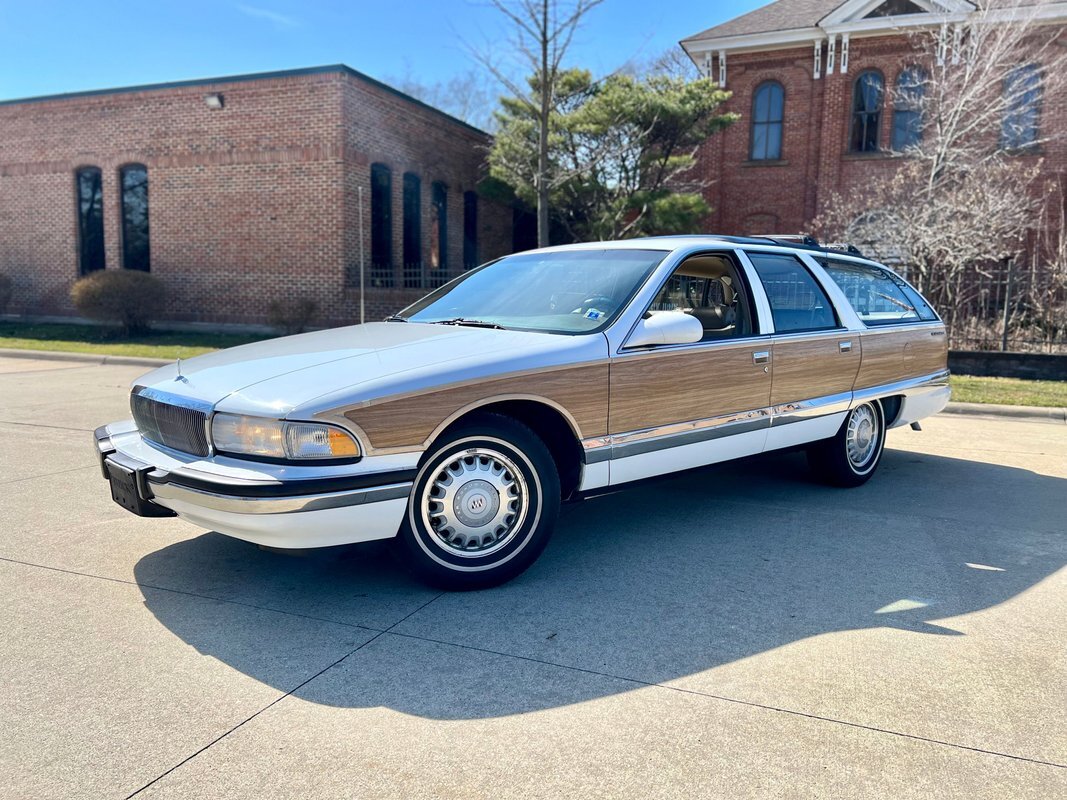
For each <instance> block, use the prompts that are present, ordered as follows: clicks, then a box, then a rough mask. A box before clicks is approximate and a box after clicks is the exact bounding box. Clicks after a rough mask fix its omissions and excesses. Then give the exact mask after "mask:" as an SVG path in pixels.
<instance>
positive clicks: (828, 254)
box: [811, 251, 944, 330]
mask: <svg viewBox="0 0 1067 800" xmlns="http://www.w3.org/2000/svg"><path fill="white" fill-rule="evenodd" d="M822 255H823V258H826V259H827V260H829V261H844V262H846V263H852V264H858V265H859V266H862V267H877V268H878V269H884V270H885V271H886V272H888V273H890V274H891V275H895V276H896V277H898V278H900V280H902V281H904V283H906V284H907V285H908V287H909V288H910V289H911V290H912V291H913V292H915V294H917V295H919V297H921V298H922V299H923V302H924V303H926V307H927V308H929V309H930V311H931V312H933V315H934V317H936V319H924V320H917V321H916V322H913V323H902V324H907V325H918V324H920V323H931V322H940V323H942V324H944V320H943V319H942V318H941V314H939V313H938V311H937V309H936V308H934V305H933V303H931V302H930V301H929V300H927V299H926V295H924V294H923V293H922V292H920V291H919V290H918V289H916V288H915V285H914V284H913V283H912V282H911V281H909V280H908V279H907V278H905V277H904V276H903V275H901V274H900V273H899V272H897V271H896V270H895V269H893V268H892V267H890V266H888V265H886V264H883V263H882V262H880V261H875V260H874V259H871V258H863V257H862V256H853V255H849V254H848V253H838V252H836V251H825V252H824V253H823V254H822ZM811 258H812V259H815V256H814V255H812V256H811ZM819 267H820V268H822V265H821V264H820V265H819ZM824 272H825V270H824ZM827 277H829V276H827ZM830 280H831V281H833V278H830ZM835 283H836V281H835ZM842 294H844V292H842ZM846 300H847V298H846ZM848 307H849V308H850V309H851V308H852V304H851V303H848ZM853 313H855V310H854V309H853ZM856 317H857V319H858V318H859V315H858V314H857V315H856ZM860 324H861V325H862V326H863V329H864V330H876V329H878V328H879V327H883V326H880V325H875V326H874V327H873V328H872V327H870V326H868V325H867V323H865V322H863V320H860Z"/></svg>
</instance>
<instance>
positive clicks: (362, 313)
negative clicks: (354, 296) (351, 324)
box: [359, 186, 367, 325]
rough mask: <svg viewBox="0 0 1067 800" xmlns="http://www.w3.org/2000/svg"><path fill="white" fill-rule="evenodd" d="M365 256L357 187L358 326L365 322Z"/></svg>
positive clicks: (361, 195)
mask: <svg viewBox="0 0 1067 800" xmlns="http://www.w3.org/2000/svg"><path fill="white" fill-rule="evenodd" d="M366 258H367V255H366V252H365V251H364V249H363V187H362V186H360V187H359V324H360V325H362V324H363V323H364V322H366V321H367V311H366V310H367V302H366V300H365V299H364V294H365V292H364V288H365V286H364V280H363V276H364V274H365V270H364V262H365V261H366Z"/></svg>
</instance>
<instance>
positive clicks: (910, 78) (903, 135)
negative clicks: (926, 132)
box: [892, 67, 927, 151]
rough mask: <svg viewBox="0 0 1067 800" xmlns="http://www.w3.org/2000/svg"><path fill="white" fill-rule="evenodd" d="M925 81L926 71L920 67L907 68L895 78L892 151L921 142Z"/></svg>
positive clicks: (905, 148)
mask: <svg viewBox="0 0 1067 800" xmlns="http://www.w3.org/2000/svg"><path fill="white" fill-rule="evenodd" d="M926 81H927V75H926V71H925V70H924V69H923V68H922V67H907V68H906V69H904V70H902V71H901V73H900V75H898V76H897V89H896V93H895V95H896V96H895V97H894V101H895V102H894V104H893V140H892V147H893V149H894V150H897V151H901V150H907V149H908V148H909V147H914V146H915V145H917V144H918V143H919V142H920V141H921V140H922V133H923V132H922V121H923V120H922V104H923V96H924V95H925V94H926Z"/></svg>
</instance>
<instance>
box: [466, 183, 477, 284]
mask: <svg viewBox="0 0 1067 800" xmlns="http://www.w3.org/2000/svg"><path fill="white" fill-rule="evenodd" d="M476 266H478V193H477V192H473V191H470V192H464V193H463V269H471V268H472V267H476Z"/></svg>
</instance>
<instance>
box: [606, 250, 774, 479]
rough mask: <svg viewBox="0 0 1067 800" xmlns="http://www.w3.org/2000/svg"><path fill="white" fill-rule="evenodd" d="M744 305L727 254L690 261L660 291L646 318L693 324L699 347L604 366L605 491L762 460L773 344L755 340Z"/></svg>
mask: <svg viewBox="0 0 1067 800" xmlns="http://www.w3.org/2000/svg"><path fill="white" fill-rule="evenodd" d="M750 297H751V293H750V292H749V290H748V288H747V286H746V284H745V282H744V280H743V277H742V274H741V271H740V270H739V269H738V267H737V264H736V263H735V261H734V258H733V256H732V255H730V254H726V253H723V254H701V255H696V256H691V257H690V258H688V259H686V260H685V261H684V262H682V264H681V265H679V267H678V269H677V270H675V272H674V274H673V275H672V276H671V277H670V278H669V279H668V280H667V282H666V283H665V284H664V286H663V288H662V289H661V291H660V293H659V294H658V295H657V297H656V299H655V300H654V301H653V303H652V306H651V307H650V309H649V311H650V312H651V313H656V312H658V311H684V312H685V313H687V314H690V315H692V316H694V317H696V318H697V319H698V320H700V322H701V325H702V326H703V328H704V337H703V339H702V340H701V341H700V342H697V343H693V344H689V345H666V346H662V347H645V348H635V349H634V350H626V349H624V350H623V352H622V353H620V354H619V355H617V356H615V357H614V358H613V359H612V362H611V367H610V375H609V386H610V391H609V397H610V399H609V411H608V431H609V433H610V434H611V438H612V461H611V484H613V485H614V484H619V483H626V482H628V481H633V480H638V479H640V478H647V477H650V476H653V475H661V474H664V473H667V472H674V471H676V470H682V469H689V468H691V467H697V466H701V465H703V464H711V463H715V462H718V461H725V460H728V459H731V458H739V457H741V456H746V455H752V454H754V453H759V452H761V451H762V450H763V448H764V444H765V441H766V438H767V430H768V425H769V416H768V415H767V406H768V404H769V402H770V395H771V353H770V348H771V342H770V338H769V337H767V336H760V335H758V326H757V324H756V320H755V313H754V309H753V306H752V303H751V301H750Z"/></svg>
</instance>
